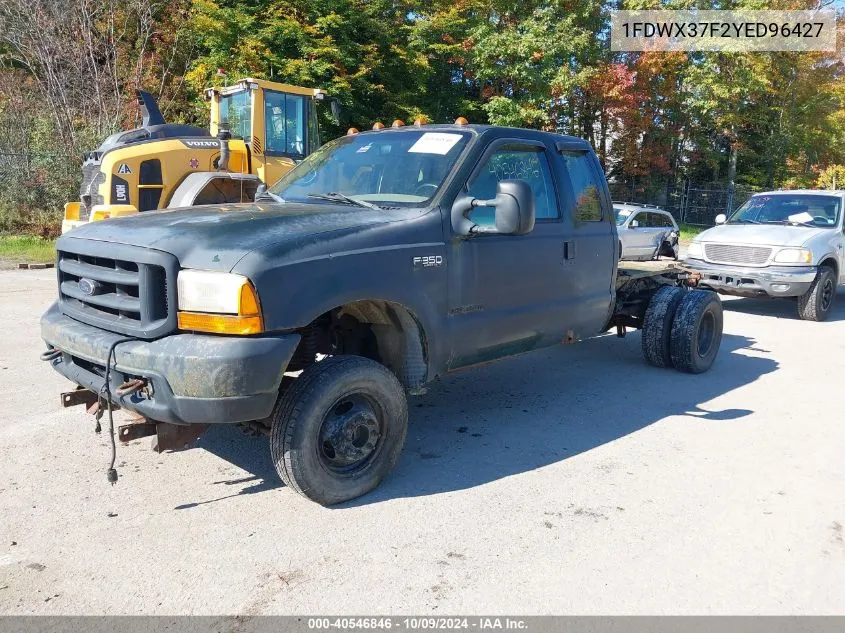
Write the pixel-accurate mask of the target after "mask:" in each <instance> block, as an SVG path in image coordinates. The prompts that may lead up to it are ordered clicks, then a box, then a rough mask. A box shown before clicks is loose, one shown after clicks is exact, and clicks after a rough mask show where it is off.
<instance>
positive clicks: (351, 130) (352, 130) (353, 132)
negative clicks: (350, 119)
mask: <svg viewBox="0 0 845 633" xmlns="http://www.w3.org/2000/svg"><path fill="white" fill-rule="evenodd" d="M357 133H358V128H357V127H351V128H349V129H348V130H346V136H355V135H356V134H357Z"/></svg>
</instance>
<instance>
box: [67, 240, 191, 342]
mask: <svg viewBox="0 0 845 633" xmlns="http://www.w3.org/2000/svg"><path fill="white" fill-rule="evenodd" d="M73 242H80V240H73ZM111 249H114V250H116V251H119V252H115V253H111V252H110V251H111ZM106 255H114V256H113V257H109V256H106ZM176 272H177V264H176V259H175V258H174V257H172V256H170V255H167V254H166V253H161V252H160V251H150V250H147V249H138V248H135V247H127V246H124V245H120V244H103V243H102V242H100V243H88V242H81V247H80V246H78V245H77V244H73V246H72V247H70V249H69V248H67V247H61V246H60V247H59V249H58V276H59V297H60V302H61V307H62V311H63V312H64V313H65V314H67V315H68V316H70V317H72V318H74V319H76V320H78V321H82V322H83V323H88V324H89V325H93V326H95V327H99V328H102V329H105V330H110V331H113V332H119V333H121V334H127V335H129V336H136V337H138V338H156V337H158V336H163V335H165V334H169V333H170V332H171V331H173V330H175V329H176V314H175V311H172V310H171V309H170V307H171V306H173V305H175V301H174V298H173V297H171V296H170V295H171V293H172V292H173V287H174V286H175V284H173V283H168V279H169V278H170V279H173V278H175V275H176ZM82 280H85V281H84V282H82V283H80V282H81V281H82Z"/></svg>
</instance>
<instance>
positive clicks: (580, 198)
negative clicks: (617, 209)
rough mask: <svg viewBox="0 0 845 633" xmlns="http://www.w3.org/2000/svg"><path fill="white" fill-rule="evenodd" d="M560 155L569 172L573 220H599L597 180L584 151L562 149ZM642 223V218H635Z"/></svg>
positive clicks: (600, 213)
mask: <svg viewBox="0 0 845 633" xmlns="http://www.w3.org/2000/svg"><path fill="white" fill-rule="evenodd" d="M560 155H561V156H562V157H563V161H564V163H565V165H566V171H567V173H568V174H569V182H570V185H571V186H572V196H573V198H574V199H575V213H574V218H573V219H574V220H575V222H601V219H602V212H601V199H600V197H599V182H598V180H597V179H596V174H595V171H594V170H593V167H592V165H591V164H590V162H589V157H588V155H587V153H586V152H578V151H562V152H561V153H560ZM636 219H637V220H639V221H640V226H642V225H643V219H644V218H640V217H638V218H636Z"/></svg>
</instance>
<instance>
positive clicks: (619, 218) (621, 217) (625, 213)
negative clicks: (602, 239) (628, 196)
mask: <svg viewBox="0 0 845 633" xmlns="http://www.w3.org/2000/svg"><path fill="white" fill-rule="evenodd" d="M613 210H614V211H615V212H616V226H622V225H623V224H624V223H625V220H627V219H628V218H630V217H631V214H632V213H633V211H631V209H623V208H622V207H613Z"/></svg>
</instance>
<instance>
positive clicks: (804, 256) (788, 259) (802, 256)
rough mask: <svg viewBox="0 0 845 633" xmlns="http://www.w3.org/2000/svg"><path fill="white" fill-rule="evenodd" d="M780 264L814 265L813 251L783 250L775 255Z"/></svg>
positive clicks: (801, 249) (802, 249)
mask: <svg viewBox="0 0 845 633" xmlns="http://www.w3.org/2000/svg"><path fill="white" fill-rule="evenodd" d="M775 262H777V263H778V264H812V263H813V251H811V250H809V249H807V248H782V249H780V250H779V251H778V252H777V254H776V255H775Z"/></svg>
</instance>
